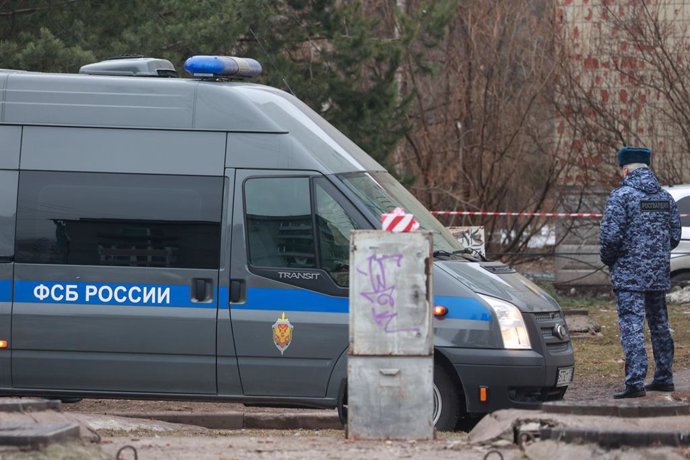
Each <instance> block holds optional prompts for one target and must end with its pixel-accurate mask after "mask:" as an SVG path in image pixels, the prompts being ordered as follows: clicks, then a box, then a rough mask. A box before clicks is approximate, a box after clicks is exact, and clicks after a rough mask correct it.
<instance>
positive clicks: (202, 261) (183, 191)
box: [16, 171, 223, 269]
mask: <svg viewBox="0 0 690 460" xmlns="http://www.w3.org/2000/svg"><path fill="white" fill-rule="evenodd" d="M222 197H223V179H222V178H220V177H199V176H163V175H146V174H105V173H71V172H47V171H22V172H20V175H19V196H18V199H17V255H16V258H17V262H23V263H42V264H69V265H106V266H130V267H169V268H204V269H217V268H218V266H219V260H220V219H221V212H222Z"/></svg>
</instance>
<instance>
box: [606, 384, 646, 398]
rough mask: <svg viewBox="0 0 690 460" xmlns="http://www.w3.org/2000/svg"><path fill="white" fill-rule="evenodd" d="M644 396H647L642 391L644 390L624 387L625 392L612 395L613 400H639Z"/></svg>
mask: <svg viewBox="0 0 690 460" xmlns="http://www.w3.org/2000/svg"><path fill="white" fill-rule="evenodd" d="M646 395H647V392H646V391H644V388H635V387H629V386H626V387H625V390H623V391H621V392H619V393H614V395H613V399H623V398H641V397H643V396H646Z"/></svg>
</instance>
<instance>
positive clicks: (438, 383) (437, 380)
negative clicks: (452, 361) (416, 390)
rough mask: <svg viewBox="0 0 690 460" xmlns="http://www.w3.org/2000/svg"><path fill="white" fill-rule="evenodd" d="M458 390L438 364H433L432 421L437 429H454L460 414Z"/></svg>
mask: <svg viewBox="0 0 690 460" xmlns="http://www.w3.org/2000/svg"><path fill="white" fill-rule="evenodd" d="M461 406H462V405H461V404H460V392H459V391H458V387H457V385H456V384H455V382H454V381H453V379H452V378H451V376H450V375H448V372H447V371H446V370H445V369H444V368H443V366H441V365H439V364H435V365H434V411H433V416H432V417H433V422H434V425H436V429H437V430H438V431H453V430H455V427H456V425H457V424H458V420H460V417H461V415H463V414H461Z"/></svg>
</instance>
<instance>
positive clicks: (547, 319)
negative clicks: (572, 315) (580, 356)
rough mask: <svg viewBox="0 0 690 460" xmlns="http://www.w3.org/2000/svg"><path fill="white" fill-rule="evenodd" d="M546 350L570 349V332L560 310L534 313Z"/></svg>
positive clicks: (561, 350) (557, 351)
mask: <svg viewBox="0 0 690 460" xmlns="http://www.w3.org/2000/svg"><path fill="white" fill-rule="evenodd" d="M533 317H534V320H535V323H536V325H537V329H538V330H539V333H540V335H541V339H542V342H543V344H544V347H545V348H546V350H548V351H549V352H551V353H559V352H564V351H566V350H568V344H569V343H570V333H569V332H568V327H567V325H566V323H565V320H564V318H563V313H561V312H560V311H553V312H539V313H533Z"/></svg>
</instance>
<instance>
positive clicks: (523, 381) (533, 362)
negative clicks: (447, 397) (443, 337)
mask: <svg viewBox="0 0 690 460" xmlns="http://www.w3.org/2000/svg"><path fill="white" fill-rule="evenodd" d="M436 351H437V352H440V353H441V354H443V355H444V356H445V357H446V358H447V359H448V361H450V363H451V364H452V365H453V367H454V368H455V370H456V372H457V375H458V377H459V379H460V381H461V382H462V386H463V391H464V394H465V401H466V405H467V412H468V413H470V414H485V413H487V412H492V411H495V410H499V409H507V408H521V409H535V408H538V407H539V406H540V404H541V403H542V402H544V401H552V400H558V399H562V398H563V395H564V394H565V391H566V389H567V388H568V387H567V386H556V380H557V378H558V371H559V369H563V368H568V367H573V366H574V363H575V359H574V355H573V350H572V347H571V346H570V344H568V347H567V349H566V350H563V351H562V352H560V353H558V354H550V355H548V356H547V357H546V358H545V357H544V356H543V355H541V354H540V353H538V352H536V351H534V350H503V349H476V348H437V349H436ZM481 387H485V388H486V394H487V400H486V401H484V402H483V401H480V399H479V394H480V388H481Z"/></svg>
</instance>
